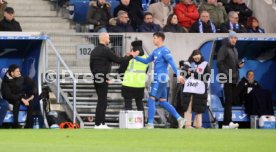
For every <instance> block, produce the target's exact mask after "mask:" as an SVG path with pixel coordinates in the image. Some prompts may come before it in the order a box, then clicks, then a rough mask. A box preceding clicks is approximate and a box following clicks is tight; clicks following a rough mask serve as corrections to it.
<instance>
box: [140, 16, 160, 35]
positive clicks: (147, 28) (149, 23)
mask: <svg viewBox="0 0 276 152" xmlns="http://www.w3.org/2000/svg"><path fill="white" fill-rule="evenodd" d="M138 31H139V32H160V31H162V29H161V27H160V25H158V24H155V23H153V17H152V14H151V13H149V12H147V13H145V15H144V23H143V24H142V25H140V27H139V30H138Z"/></svg>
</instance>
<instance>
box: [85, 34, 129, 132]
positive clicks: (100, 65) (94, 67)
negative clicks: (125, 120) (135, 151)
mask: <svg viewBox="0 0 276 152" xmlns="http://www.w3.org/2000/svg"><path fill="white" fill-rule="evenodd" d="M109 41H110V40H109V35H108V33H104V32H103V33H101V34H100V35H99V43H100V44H99V45H98V46H97V47H95V49H94V50H93V51H92V53H91V55H90V70H91V72H92V74H93V76H94V85H95V89H96V92H97V96H98V103H97V108H96V122H95V129H109V127H108V126H107V125H106V124H105V112H106V106H107V91H108V83H109V80H108V74H109V73H110V71H111V63H112V62H115V63H124V62H128V61H129V60H130V59H131V58H132V56H127V57H124V58H123V57H118V56H117V55H116V54H114V53H113V52H112V51H111V49H110V48H108V47H107V46H108V44H109Z"/></svg>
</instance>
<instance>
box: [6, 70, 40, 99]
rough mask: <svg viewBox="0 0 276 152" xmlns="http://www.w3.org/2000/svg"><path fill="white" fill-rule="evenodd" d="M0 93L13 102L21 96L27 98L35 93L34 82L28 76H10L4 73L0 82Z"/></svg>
mask: <svg viewBox="0 0 276 152" xmlns="http://www.w3.org/2000/svg"><path fill="white" fill-rule="evenodd" d="M1 93H2V96H3V98H4V99H6V100H7V101H8V102H10V103H13V102H14V101H20V100H21V98H28V97H30V96H31V95H36V94H37V87H36V83H35V82H34V81H33V80H32V79H30V78H29V77H23V76H21V77H19V78H12V77H10V76H9V75H8V74H6V75H5V76H4V78H3V81H2V84H1Z"/></svg>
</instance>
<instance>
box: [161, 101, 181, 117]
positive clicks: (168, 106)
mask: <svg viewBox="0 0 276 152" xmlns="http://www.w3.org/2000/svg"><path fill="white" fill-rule="evenodd" d="M159 105H160V106H161V107H163V108H164V109H166V110H167V111H168V112H169V113H170V114H171V115H172V116H173V117H174V118H175V119H176V120H177V119H178V118H180V115H179V114H178V112H177V111H176V110H175V108H174V107H173V106H172V105H171V104H170V103H169V102H167V101H162V102H161V101H159Z"/></svg>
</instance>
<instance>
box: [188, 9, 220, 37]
mask: <svg viewBox="0 0 276 152" xmlns="http://www.w3.org/2000/svg"><path fill="white" fill-rule="evenodd" d="M190 33H216V26H215V25H214V23H213V22H212V21H211V20H210V14H209V13H208V12H207V11H202V12H201V14H200V19H199V20H198V21H197V22H195V23H194V24H193V25H192V27H191V28H190Z"/></svg>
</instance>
